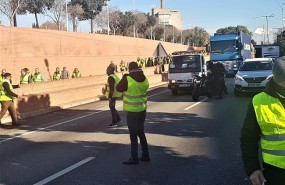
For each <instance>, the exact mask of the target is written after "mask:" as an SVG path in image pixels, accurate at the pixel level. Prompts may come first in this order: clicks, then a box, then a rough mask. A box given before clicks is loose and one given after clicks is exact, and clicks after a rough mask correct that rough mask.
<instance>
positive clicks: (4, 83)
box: [2, 82, 18, 97]
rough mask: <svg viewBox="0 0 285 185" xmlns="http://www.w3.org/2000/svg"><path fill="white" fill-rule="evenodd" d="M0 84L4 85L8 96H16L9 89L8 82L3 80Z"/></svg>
mask: <svg viewBox="0 0 285 185" xmlns="http://www.w3.org/2000/svg"><path fill="white" fill-rule="evenodd" d="M2 86H3V87H4V89H5V91H6V92H7V95H8V96H13V97H18V95H17V94H15V93H13V91H12V90H11V89H10V85H9V83H8V82H3V83H2Z"/></svg>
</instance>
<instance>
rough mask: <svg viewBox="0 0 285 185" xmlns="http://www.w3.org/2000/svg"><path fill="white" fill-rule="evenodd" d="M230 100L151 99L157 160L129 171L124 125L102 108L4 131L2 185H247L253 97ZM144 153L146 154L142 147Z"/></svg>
mask: <svg viewBox="0 0 285 185" xmlns="http://www.w3.org/2000/svg"><path fill="white" fill-rule="evenodd" d="M232 83H233V81H232V79H228V81H227V87H228V90H229V95H226V96H225V97H224V99H222V100H217V99H216V98H211V99H207V98H205V97H200V102H193V101H192V98H191V96H189V95H187V94H180V95H178V96H172V94H171V92H170V91H169V90H168V89H167V88H166V86H165V87H159V88H157V89H153V90H152V91H150V92H149V101H148V113H147V120H146V126H145V130H146V137H147V140H148V143H149V149H150V156H151V161H150V162H149V163H147V162H140V164H139V165H133V166H126V165H123V164H122V161H124V160H126V159H128V158H129V156H130V141H129V135H128V130H127V127H126V123H125V113H124V112H123V111H122V102H121V101H119V102H118V103H117V106H118V110H119V113H120V115H121V117H122V118H123V123H121V124H120V125H119V127H117V128H107V125H109V124H110V122H111V117H110V112H109V110H108V107H107V106H108V102H107V101H100V102H95V103H91V104H87V105H83V106H79V107H74V108H71V109H67V110H62V111H59V112H54V113H49V114H46V115H42V116H38V117H33V118H29V119H26V120H23V121H22V125H21V126H20V127H18V128H9V127H7V128H0V184H5V185H26V184H27V185H30V184H36V183H37V184H64V185H73V184H75V185H80V184H88V185H89V184H90V185H93V184H94V185H247V184H249V181H248V179H247V178H246V175H245V173H244V170H243V165H242V161H241V154H240V148H239V137H240V129H241V125H242V121H243V119H244V116H245V112H246V109H247V104H248V102H249V101H250V96H243V97H238V98H235V97H234V96H233V85H232ZM139 149H140V148H139Z"/></svg>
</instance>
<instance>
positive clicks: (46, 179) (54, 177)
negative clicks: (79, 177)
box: [34, 157, 95, 185]
mask: <svg viewBox="0 0 285 185" xmlns="http://www.w3.org/2000/svg"><path fill="white" fill-rule="evenodd" d="M93 159H95V157H88V158H86V159H84V160H82V161H80V162H78V163H76V164H74V165H72V166H70V167H68V168H65V169H64V170H61V171H60V172H58V173H55V174H53V175H52V176H49V177H47V178H45V179H44V180H42V181H40V182H37V183H35V184H34V185H44V184H47V183H49V182H51V181H53V180H54V179H56V178H58V177H60V176H62V175H64V174H66V173H68V172H70V171H72V170H74V169H76V168H78V167H79V166H82V165H83V164H85V163H87V162H89V161H91V160H93Z"/></svg>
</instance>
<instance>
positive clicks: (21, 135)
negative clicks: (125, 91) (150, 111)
mask: <svg viewBox="0 0 285 185" xmlns="http://www.w3.org/2000/svg"><path fill="white" fill-rule="evenodd" d="M166 92H169V91H162V92H160V93H156V94H153V95H150V96H148V97H149V98H150V97H153V96H157V95H160V94H163V93H166ZM120 106H122V104H119V105H117V106H116V107H120ZM105 111H109V108H105V109H104V110H101V111H98V112H92V113H90V114H86V115H84V116H80V117H77V118H74V119H70V120H66V121H63V122H60V123H57V124H54V125H50V126H48V127H44V128H38V129H36V130H34V131H30V132H26V133H24V134H20V135H17V136H14V137H10V138H7V139H4V140H2V141H0V144H1V143H4V142H6V141H10V140H13V139H16V138H20V137H23V136H26V135H30V134H33V133H35V132H38V131H42V130H47V129H50V128H53V127H56V126H59V125H63V124H65V123H69V122H72V121H75V120H79V119H82V118H86V117H89V116H92V115H94V114H99V113H101V112H105Z"/></svg>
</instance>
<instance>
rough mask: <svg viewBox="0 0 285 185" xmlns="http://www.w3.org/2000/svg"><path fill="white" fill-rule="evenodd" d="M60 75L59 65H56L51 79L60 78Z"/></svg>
mask: <svg viewBox="0 0 285 185" xmlns="http://www.w3.org/2000/svg"><path fill="white" fill-rule="evenodd" d="M60 77H61V72H60V69H59V67H57V68H56V69H55V72H54V73H53V78H52V79H53V80H60Z"/></svg>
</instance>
